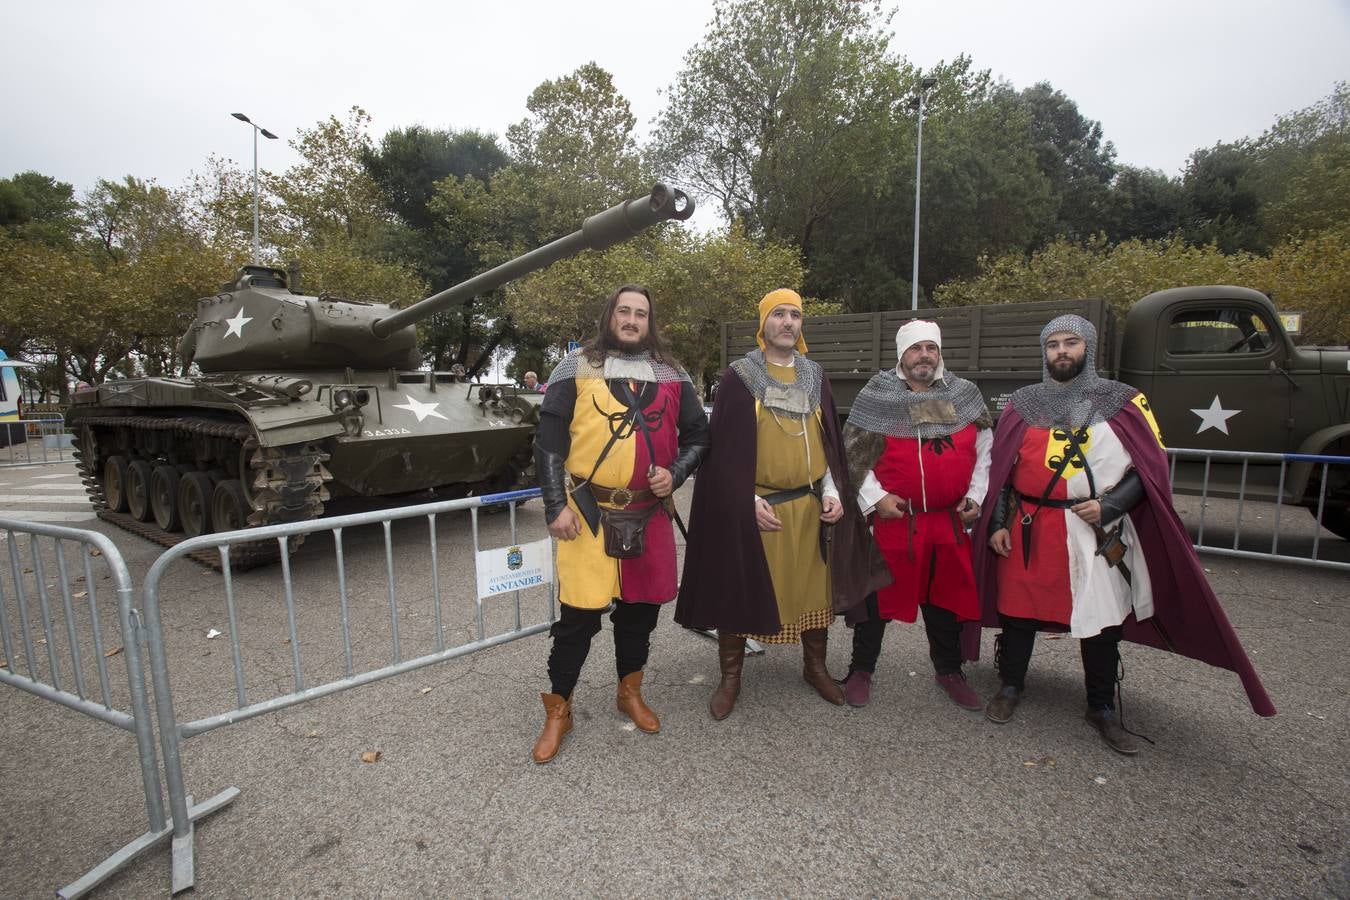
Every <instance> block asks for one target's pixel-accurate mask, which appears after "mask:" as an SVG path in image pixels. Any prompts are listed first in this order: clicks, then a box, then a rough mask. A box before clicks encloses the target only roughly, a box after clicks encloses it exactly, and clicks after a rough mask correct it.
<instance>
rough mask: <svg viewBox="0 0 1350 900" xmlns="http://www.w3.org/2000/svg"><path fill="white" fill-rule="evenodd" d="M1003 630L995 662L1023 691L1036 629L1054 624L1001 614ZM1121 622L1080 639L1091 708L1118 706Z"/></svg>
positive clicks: (1009, 682)
mask: <svg viewBox="0 0 1350 900" xmlns="http://www.w3.org/2000/svg"><path fill="white" fill-rule="evenodd" d="M998 619H999V622H1000V624H1002V625H1003V632H1002V633H1001V634H1000V635H999V636H998V637H997V638H995V639H994V640H995V643H994V647H995V650H994V665H995V666H997V667H998V677H999V679H1000V680H1002V682H1003V683H1004V684H1005V685H1008V686H1009V687H1015V688H1017V689H1018V690H1019V691H1020V690H1022V689H1023V687H1024V686H1025V684H1026V678H1027V667H1028V666H1030V665H1031V648H1032V646H1033V645H1034V644H1035V643H1036V632H1037V631H1038V630H1040V629H1042V628H1044V627H1045V626H1046V625H1049V624H1050V623H1047V622H1042V621H1039V620H1037V619H1019V618H1017V617H1015V616H1005V615H1003V614H1002V613H1000V614H999V617H998ZM1122 633H1123V629H1122V628H1121V627H1120V626H1119V625H1113V626H1112V627H1110V628H1103V629H1102V630H1101V633H1100V634H1095V635H1093V636H1092V637H1090V638H1083V639H1082V640H1080V641H1079V642H1078V649H1079V652H1080V653H1081V654H1082V657H1083V682H1084V684H1085V686H1086V687H1087V702H1088V707H1089V708H1091V709H1115V708H1116V699H1115V692H1116V672H1117V671H1118V669H1119V668H1120V638H1121V634H1122Z"/></svg>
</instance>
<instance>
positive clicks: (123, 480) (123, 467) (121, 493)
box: [103, 456, 127, 513]
mask: <svg viewBox="0 0 1350 900" xmlns="http://www.w3.org/2000/svg"><path fill="white" fill-rule="evenodd" d="M103 499H104V501H105V502H107V504H108V509H110V510H112V511H113V512H115V513H124V512H126V511H127V458H126V457H125V456H110V457H108V461H107V462H105V463H104V464H103Z"/></svg>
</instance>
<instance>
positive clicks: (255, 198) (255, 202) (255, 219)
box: [230, 113, 918, 266]
mask: <svg viewBox="0 0 1350 900" xmlns="http://www.w3.org/2000/svg"><path fill="white" fill-rule="evenodd" d="M230 115H232V116H234V117H235V118H236V119H238V120H239V121H240V122H244V123H246V124H247V125H248V126H249V127H251V128H252V129H253V264H254V265H255V266H256V265H258V256H259V252H258V132H262V136H263V137H265V138H268V139H270V140H274V141H275V140H276V139H277V136H276V135H275V134H273V133H272V132H270V131H268V130H267V129H266V128H263V127H261V126H259V125H255V124H254V123H253V122H252V121H251V120H250V119H249V117H248V116H246V115H244V114H243V113H230ZM915 252H916V253H917V252H918V251H917V250H916V251H915Z"/></svg>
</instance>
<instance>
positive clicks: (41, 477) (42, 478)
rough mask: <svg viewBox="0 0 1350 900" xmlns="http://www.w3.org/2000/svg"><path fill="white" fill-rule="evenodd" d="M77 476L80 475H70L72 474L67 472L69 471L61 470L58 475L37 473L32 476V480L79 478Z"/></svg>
mask: <svg viewBox="0 0 1350 900" xmlns="http://www.w3.org/2000/svg"><path fill="white" fill-rule="evenodd" d="M79 477H80V476H78V475H72V474H71V473H69V472H63V473H62V474H60V475H37V476H34V478H33V480H34V481H47V480H49V479H52V478H79Z"/></svg>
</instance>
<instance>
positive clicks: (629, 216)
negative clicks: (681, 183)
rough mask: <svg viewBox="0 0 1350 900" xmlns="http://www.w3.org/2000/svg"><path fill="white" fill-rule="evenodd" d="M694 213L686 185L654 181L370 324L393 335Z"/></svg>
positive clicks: (375, 330)
mask: <svg viewBox="0 0 1350 900" xmlns="http://www.w3.org/2000/svg"><path fill="white" fill-rule="evenodd" d="M693 214H694V201H693V200H691V199H690V198H689V197H688V196H687V195H686V194H685V193H684V192H683V191H681V190H677V189H675V188H671V187H667V186H666V185H664V184H657V185H655V186H653V187H652V192H651V194H650V195H649V196H646V197H637V198H635V199H632V200H625V201H624V202H623V203H620V204H618V205H617V206H612V207H610V208H609V209H607V210H605V211H604V212H602V213H597V214H596V215H593V216H590V217H588V218H587V219H586V221H585V222H583V223H582V225H581V229H580V230H579V231H574V232H572V233H571V234H569V235H567V236H566V237H561V238H558V239H557V240H556V241H553V242H552V243H549V244H545V245H544V246H543V247H540V248H539V249H537V250H531V251H530V252H529V253H526V254H524V255H523V256H518V257H516V258H515V259H513V260H510V261H509V262H504V263H502V264H501V265H500V266H497V267H496V268H494V269H489V270H488V271H486V272H483V273H482V274H481V275H475V276H474V277H473V278H470V279H469V280H467V281H463V282H460V283H459V284H457V285H455V286H454V287H450V288H447V289H445V290H443V291H441V292H440V293H439V294H433V295H432V296H430V297H428V298H426V299H425V300H421V301H418V302H417V303H414V304H413V305H412V306H410V307H408V308H407V309H401V310H399V311H398V312H396V313H394V314H393V315H391V316H389V317H387V318H384V319H379V320H377V321H376V322H375V323H374V324H372V325H371V326H370V330H371V332H372V333H373V334H374V335H375V336H376V337H377V338H385V337H388V336H389V335H391V334H393V333H394V332H396V331H398V330H399V329H401V328H405V327H407V326H408V325H411V324H413V323H415V322H420V321H421V320H423V319H425V318H426V317H427V316H430V315H432V314H434V313H437V312H439V311H441V310H443V309H445V308H446V307H448V306H452V305H454V304H456V303H462V302H463V301H465V300H467V299H469V298H470V297H475V296H477V295H479V294H485V293H487V292H488V291H492V290H496V289H497V288H499V287H501V286H502V285H504V284H506V283H507V282H509V281H514V280H515V279H517V278H521V277H523V276H525V275H528V274H530V273H531V272H535V271H538V270H539V269H543V268H545V267H546V266H549V265H552V264H553V263H555V262H557V261H558V260H560V259H566V258H567V257H569V256H575V255H576V254H578V253H580V252H581V251H582V250H604V249H606V248H608V247H612V246H614V245H615V244H617V243H619V242H621V241H625V240H627V239H628V238H630V237H633V236H634V235H636V234H637V233H638V232H640V231H643V230H644V229H646V228H650V227H651V226H652V225H655V224H657V223H659V222H664V221H666V220H667V219H677V220H679V221H684V220H685V219H688V218H689V217H690V216H691V215H693Z"/></svg>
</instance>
